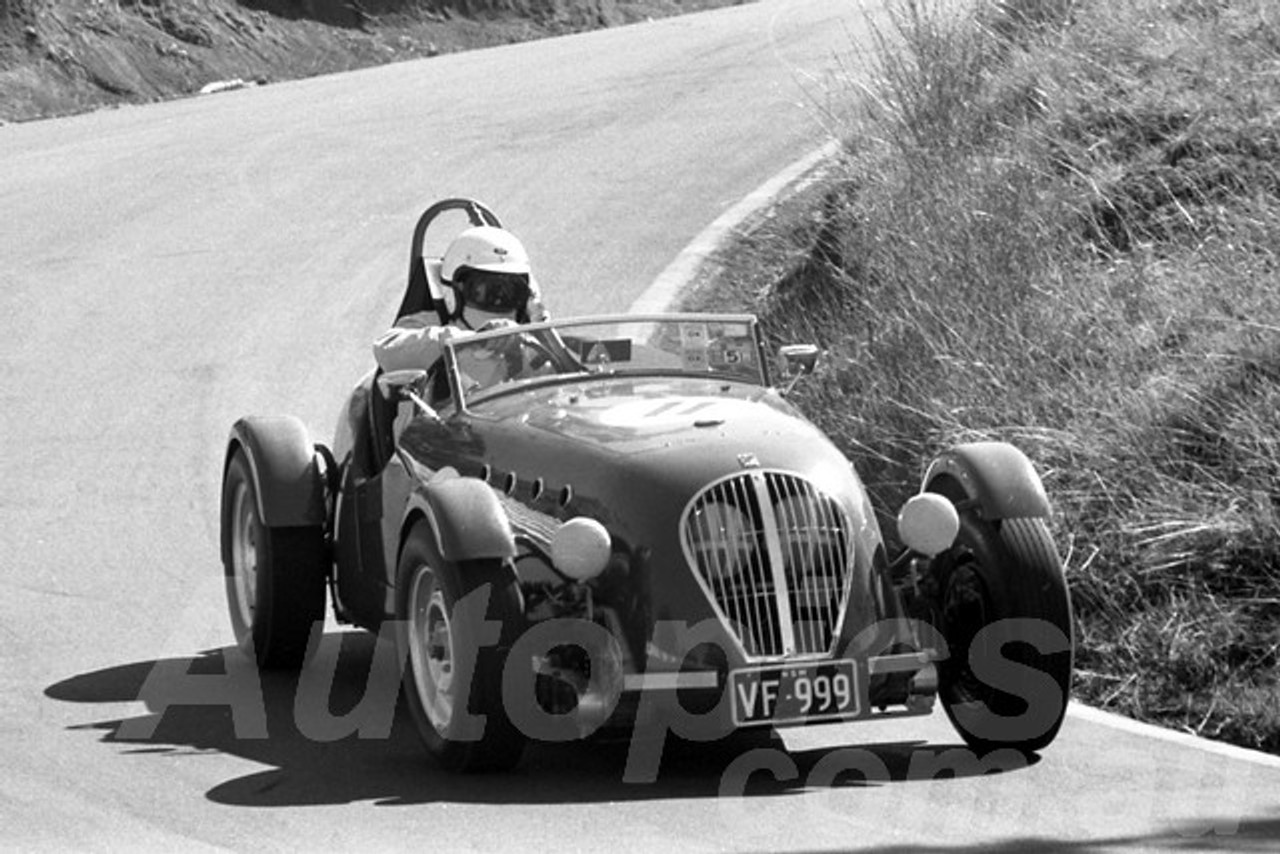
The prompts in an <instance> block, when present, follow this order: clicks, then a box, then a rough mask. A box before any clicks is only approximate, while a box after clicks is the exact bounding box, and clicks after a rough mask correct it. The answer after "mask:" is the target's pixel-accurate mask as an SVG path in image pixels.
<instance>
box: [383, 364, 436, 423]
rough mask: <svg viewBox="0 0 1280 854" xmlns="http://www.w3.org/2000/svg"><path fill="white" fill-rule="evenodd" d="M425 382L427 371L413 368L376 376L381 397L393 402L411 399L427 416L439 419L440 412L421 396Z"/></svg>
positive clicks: (398, 402) (397, 402)
mask: <svg viewBox="0 0 1280 854" xmlns="http://www.w3.org/2000/svg"><path fill="white" fill-rule="evenodd" d="M426 384H427V372H426V371H423V370H418V369H414V368H410V369H406V370H401V371H387V372H386V373H385V374H380V375H379V376H378V390H379V391H380V392H381V393H382V395H383V397H385V398H386V399H387V400H390V401H391V402H393V403H395V404H400V403H404V402H405V401H412V402H413V404H414V405H415V406H417V407H418V409H420V410H421V411H422V414H423V415H426V416H427V417H428V418H434V419H436V420H439V419H440V414H439V413H438V412H436V411H435V409H434V408H433V407H432V406H431V404H429V403H427V401H426V400H425V399H423V397H422V390H423V388H424V387H425V386H426Z"/></svg>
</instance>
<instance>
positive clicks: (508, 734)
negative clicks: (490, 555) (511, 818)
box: [396, 522, 527, 771]
mask: <svg viewBox="0 0 1280 854" xmlns="http://www.w3.org/2000/svg"><path fill="white" fill-rule="evenodd" d="M396 578H397V588H396V619H397V621H398V628H397V632H396V638H397V642H398V643H399V644H400V653H401V661H402V662H403V666H404V696H405V701H406V705H407V706H408V708H409V714H410V717H411V718H412V719H413V724H414V727H415V728H416V729H417V731H418V734H419V735H420V736H421V738H422V741H423V743H424V744H425V745H426V748H427V752H428V753H429V754H431V756H432V757H433V758H434V759H435V760H436V761H437V762H438V763H439V764H440V765H441V766H443V767H444V768H446V769H448V770H450V771H501V770H506V769H509V768H511V767H513V766H514V765H515V764H516V763H517V762H519V761H520V756H521V754H522V752H523V751H524V746H525V743H526V741H527V739H526V738H525V736H524V734H523V733H521V732H520V730H519V729H517V728H516V726H515V725H514V724H513V723H512V721H511V718H510V717H509V715H508V714H507V710H506V707H505V705H504V703H503V695H502V674H503V668H504V667H505V666H506V659H507V652H508V651H509V650H510V648H511V646H512V644H514V643H515V641H516V640H517V638H518V637H519V634H520V631H521V629H522V628H523V626H524V613H523V610H522V608H521V603H520V591H519V588H518V586H517V583H516V578H515V574H514V573H513V572H512V571H511V568H510V567H509V566H508V565H507V564H506V562H505V561H502V560H499V559H492V560H474V561H463V562H460V563H452V562H449V561H446V560H444V559H443V558H442V557H441V556H440V553H439V551H438V549H437V548H436V545H435V540H434V538H433V536H432V534H431V528H430V526H428V525H427V524H426V523H425V522H419V523H418V524H417V525H416V526H415V527H414V528H413V530H412V531H411V532H410V534H409V537H408V539H407V540H406V541H405V545H404V548H403V549H402V550H401V554H400V562H399V565H398V569H397V573H396ZM459 603H462V605H461V607H460V606H459ZM486 624H487V625H486ZM495 624H496V629H497V632H496V635H495V634H494V628H493V627H494V626H495Z"/></svg>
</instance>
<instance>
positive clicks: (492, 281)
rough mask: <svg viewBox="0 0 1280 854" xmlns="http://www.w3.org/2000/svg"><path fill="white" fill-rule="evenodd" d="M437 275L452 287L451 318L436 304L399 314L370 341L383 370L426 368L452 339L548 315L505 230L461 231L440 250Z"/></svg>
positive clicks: (520, 251)
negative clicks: (442, 318)
mask: <svg viewBox="0 0 1280 854" xmlns="http://www.w3.org/2000/svg"><path fill="white" fill-rule="evenodd" d="M440 278H441V280H442V281H443V282H444V284H445V285H446V286H447V287H448V288H449V290H451V291H452V292H453V308H452V309H450V310H449V322H448V323H447V324H441V323H440V315H439V314H438V313H437V312H436V310H435V308H430V309H427V310H425V311H420V312H417V313H415V314H409V315H406V316H404V317H401V318H400V319H399V320H397V321H396V323H395V325H394V326H392V327H391V328H390V329H388V330H387V331H386V332H384V333H383V334H382V335H380V336H379V337H378V339H377V340H376V341H374V342H373V355H374V358H375V359H377V360H378V366H379V367H380V368H382V370H384V371H395V370H404V369H415V368H416V369H423V368H429V367H430V366H431V365H433V364H435V361H436V359H438V358H440V356H441V354H442V353H443V352H444V342H445V341H448V340H449V339H451V338H454V337H458V336H463V335H470V334H471V333H472V332H473V331H476V332H479V331H485V330H489V329H494V328H497V327H499V326H505V325H512V324H516V323H531V322H538V321H542V320H546V319H547V311H546V308H545V307H544V306H543V305H542V299H541V294H540V293H539V291H538V287H537V284H536V283H535V282H534V281H533V277H532V275H531V269H530V266H529V254H528V253H527V252H526V251H525V248H524V245H523V244H522V243H521V242H520V241H519V239H517V238H516V236H515V235H514V234H512V233H511V232H509V231H506V230H505V229H501V228H496V227H494V226H490V225H480V226H474V227H472V228H468V229H467V230H466V231H463V232H462V233H461V234H459V235H458V236H457V237H456V238H454V240H453V242H452V243H450V244H449V247H448V248H447V249H446V250H445V252H444V258H443V259H442V261H441V265H440Z"/></svg>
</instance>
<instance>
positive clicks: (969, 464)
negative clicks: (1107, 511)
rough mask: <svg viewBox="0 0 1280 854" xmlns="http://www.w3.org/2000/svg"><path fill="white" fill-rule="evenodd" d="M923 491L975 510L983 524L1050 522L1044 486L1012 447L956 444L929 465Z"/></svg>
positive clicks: (1023, 457)
mask: <svg viewBox="0 0 1280 854" xmlns="http://www.w3.org/2000/svg"><path fill="white" fill-rule="evenodd" d="M921 491H922V492H937V493H940V494H942V495H945V496H946V497H947V498H949V499H950V500H951V501H952V502H953V503H955V504H960V503H961V502H967V503H970V504H973V505H976V506H977V507H978V509H979V512H980V515H981V516H982V518H984V519H992V520H994V519H1013V518H1018V517H1041V518H1046V517H1048V516H1049V514H1050V512H1051V511H1050V507H1049V498H1048V496H1047V495H1045V491H1044V484H1043V483H1041V481H1040V475H1038V474H1037V473H1036V470H1035V467H1034V466H1032V464H1031V461H1030V460H1029V459H1027V456H1026V454H1024V453H1022V451H1020V450H1018V449H1017V448H1015V447H1014V446H1013V445H1010V444H1008V443H1007V442H972V443H968V444H964V445H957V446H956V447H954V448H951V449H949V450H947V451H945V452H944V453H942V454H941V455H940V456H938V457H937V459H935V460H934V461H933V462H932V463H930V464H929V468H928V470H927V471H926V472H925V475H924V482H923V484H922V486H921Z"/></svg>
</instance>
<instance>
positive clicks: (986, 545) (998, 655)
mask: <svg viewBox="0 0 1280 854" xmlns="http://www.w3.org/2000/svg"><path fill="white" fill-rule="evenodd" d="M936 565H937V568H938V572H939V578H938V582H939V585H940V589H941V591H942V596H941V603H940V606H941V607H940V614H939V622H940V625H939V628H940V630H941V631H942V635H943V637H944V638H945V639H946V641H947V645H948V647H949V655H948V657H947V658H946V659H945V660H944V661H942V662H940V664H939V674H938V675H939V692H940V696H941V699H942V704H943V708H944V709H945V710H946V713H947V716H948V717H949V718H950V719H951V722H952V724H953V725H954V726H955V728H956V730H957V731H958V732H959V733H960V735H961V736H962V737H963V738H964V740H965V742H966V743H967V744H969V745H970V746H971V747H973V748H975V749H977V750H980V751H984V752H985V751H988V750H992V749H996V748H1000V747H1006V748H1014V749H1017V750H1021V751H1024V752H1030V751H1036V750H1041V749H1043V748H1044V747H1046V746H1047V745H1048V744H1049V743H1050V742H1052V741H1053V739H1054V737H1055V736H1056V735H1057V733H1058V729H1059V728H1060V727H1061V725H1062V719H1063V717H1064V715H1065V714H1066V708H1067V699H1068V695H1069V692H1070V689H1071V671H1072V656H1073V642H1072V615H1071V599H1070V595H1069V593H1068V591H1067V584H1066V579H1065V577H1064V576H1063V571H1062V562H1061V560H1060V559H1059V557H1058V553H1057V550H1056V549H1055V547H1054V544H1053V539H1052V537H1051V535H1050V533H1049V530H1048V528H1047V526H1046V525H1045V523H1044V520H1043V519H1038V518H1016V519H1002V520H996V521H986V520H983V519H979V518H977V517H975V516H973V515H972V514H964V515H962V516H961V524H960V532H959V535H958V537H957V542H956V545H955V546H953V547H952V549H951V550H950V551H948V552H947V553H946V554H944V555H942V556H940V557H939V559H938V561H937V564H936Z"/></svg>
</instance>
